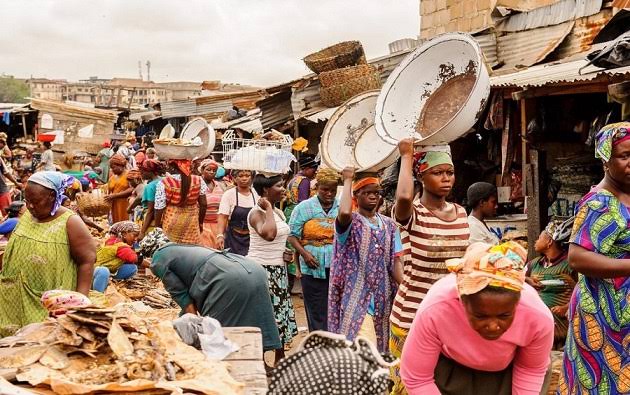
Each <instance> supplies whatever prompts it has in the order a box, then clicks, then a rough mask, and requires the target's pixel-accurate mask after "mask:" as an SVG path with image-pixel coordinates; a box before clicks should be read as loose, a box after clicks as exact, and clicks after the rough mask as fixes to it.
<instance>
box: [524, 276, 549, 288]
mask: <svg viewBox="0 0 630 395" xmlns="http://www.w3.org/2000/svg"><path fill="white" fill-rule="evenodd" d="M525 282H526V283H527V284H529V285H531V286H532V287H534V289H536V290H537V291H540V290H541V289H543V288H545V286H544V285H543V284H542V283H541V282H540V281H538V280H537V279H535V278H531V277H525Z"/></svg>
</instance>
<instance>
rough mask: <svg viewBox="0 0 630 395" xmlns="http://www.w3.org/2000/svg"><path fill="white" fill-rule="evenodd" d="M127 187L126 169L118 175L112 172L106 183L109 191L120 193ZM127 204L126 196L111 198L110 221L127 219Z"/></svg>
mask: <svg viewBox="0 0 630 395" xmlns="http://www.w3.org/2000/svg"><path fill="white" fill-rule="evenodd" d="M115 156H116V155H114V157H115ZM112 160H113V157H112ZM110 162H111V160H110ZM129 188H130V186H129V181H128V180H127V171H125V172H124V173H123V174H121V175H119V176H117V175H116V174H112V176H111V177H109V182H108V183H107V189H108V192H109V193H120V192H123V191H126V190H127V189H129ZM127 204H128V201H127V198H126V197H124V198H117V199H113V200H112V223H116V222H120V221H125V220H128V219H129V214H127Z"/></svg>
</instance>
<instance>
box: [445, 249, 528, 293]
mask: <svg viewBox="0 0 630 395" xmlns="http://www.w3.org/2000/svg"><path fill="white" fill-rule="evenodd" d="M525 259H527V251H526V250H525V249H524V248H523V247H521V245H520V244H518V243H516V242H513V241H508V242H506V243H502V244H499V245H496V246H491V245H490V244H485V243H473V244H471V245H470V246H469V247H468V249H467V250H466V254H465V255H464V257H463V258H456V259H449V260H447V261H446V266H447V268H448V270H449V271H451V272H453V273H456V274H457V291H458V292H459V295H460V296H461V295H473V294H476V293H477V292H480V291H482V290H483V289H485V288H486V287H488V286H491V287H497V288H504V289H509V290H512V291H518V292H520V291H521V290H522V289H523V284H524V282H525V271H524V270H523V268H524V267H525Z"/></svg>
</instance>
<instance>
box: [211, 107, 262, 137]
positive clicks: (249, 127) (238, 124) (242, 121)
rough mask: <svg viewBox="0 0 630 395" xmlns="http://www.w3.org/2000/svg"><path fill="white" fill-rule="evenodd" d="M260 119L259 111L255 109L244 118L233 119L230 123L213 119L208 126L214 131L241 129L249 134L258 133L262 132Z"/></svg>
mask: <svg viewBox="0 0 630 395" xmlns="http://www.w3.org/2000/svg"><path fill="white" fill-rule="evenodd" d="M260 117H261V111H260V110H259V109H255V110H251V111H248V112H247V115H245V116H244V117H241V118H237V119H233V120H231V121H227V122H222V121H221V120H220V119H215V120H213V121H212V122H210V126H212V127H213V128H214V129H216V130H227V129H241V130H244V131H246V132H249V133H258V132H262V131H263V126H262V123H261V122H260Z"/></svg>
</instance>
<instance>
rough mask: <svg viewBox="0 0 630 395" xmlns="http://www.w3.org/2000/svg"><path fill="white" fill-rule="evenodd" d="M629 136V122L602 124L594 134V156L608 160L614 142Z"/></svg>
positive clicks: (617, 142) (616, 142)
mask: <svg viewBox="0 0 630 395" xmlns="http://www.w3.org/2000/svg"><path fill="white" fill-rule="evenodd" d="M627 138H630V122H617V123H611V124H610V125H606V126H604V127H603V128H602V129H601V130H600V131H599V132H598V133H597V136H595V157H596V158H599V159H601V160H603V161H604V162H608V161H609V160H610V157H611V155H612V149H613V146H614V145H615V144H619V143H620V142H622V141H624V140H626V139H627Z"/></svg>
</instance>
